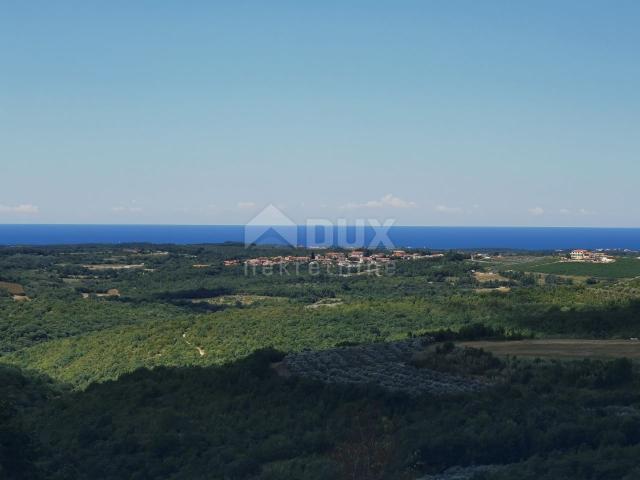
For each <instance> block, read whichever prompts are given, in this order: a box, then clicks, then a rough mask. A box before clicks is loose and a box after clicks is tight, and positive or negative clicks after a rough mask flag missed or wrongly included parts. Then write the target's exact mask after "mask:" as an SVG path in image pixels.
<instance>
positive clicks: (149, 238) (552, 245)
mask: <svg viewBox="0 0 640 480" xmlns="http://www.w3.org/2000/svg"><path fill="white" fill-rule="evenodd" d="M252 228H253V229H254V230H253V231H251V232H249V231H248V230H247V228H245V227H244V226H243V225H59V224H56V225H42V224H39V225H33V224H31V225H24V224H23V225H9V224H2V225H0V245H4V246H9V245H11V246H18V245H22V246H35V245H40V246H42V245H78V244H131V243H153V244H176V245H185V244H222V243H243V244H244V243H245V239H246V238H249V237H250V238H251V242H253V243H256V244H264V245H266V244H275V245H282V244H287V243H289V244H292V245H297V246H307V247H329V246H343V247H361V246H375V245H372V244H371V242H372V240H374V239H375V241H378V240H380V239H384V240H385V241H386V242H387V244H385V245H384V246H386V247H389V248H428V249H434V250H435V249H489V250H490V249H513V250H567V249H573V248H585V249H605V250H606V249H611V250H633V251H637V250H640V228H574V227H423V226H414V227H410V226H392V227H390V228H388V229H386V228H383V229H379V230H378V231H375V230H374V229H373V228H371V227H367V228H365V229H364V231H362V229H360V230H358V229H357V228H356V227H355V226H347V227H332V228H322V227H315V229H314V228H311V229H309V228H308V227H306V226H298V227H296V226H286V227H279V226H273V227H268V226H267V227H255V226H254V227H252ZM256 228H258V229H259V230H258V231H256V230H255V229H256ZM260 233H262V234H260ZM389 242H390V243H389ZM382 245H383V244H378V246H382Z"/></svg>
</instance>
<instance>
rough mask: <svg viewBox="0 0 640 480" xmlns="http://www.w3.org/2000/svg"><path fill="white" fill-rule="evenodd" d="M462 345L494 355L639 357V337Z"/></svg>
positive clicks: (484, 342)
mask: <svg viewBox="0 0 640 480" xmlns="http://www.w3.org/2000/svg"><path fill="white" fill-rule="evenodd" d="M459 345H461V346H466V347H473V348H482V349H484V350H487V351H489V352H491V353H493V354H495V355H503V356H504V355H509V356H513V355H515V356H523V357H541V358H545V357H546V358H587V357H593V358H616V357H627V358H633V359H640V341H638V340H580V339H548V340H518V341H472V342H460V343H459Z"/></svg>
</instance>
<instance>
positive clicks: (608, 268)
mask: <svg viewBox="0 0 640 480" xmlns="http://www.w3.org/2000/svg"><path fill="white" fill-rule="evenodd" d="M512 269H513V270H518V271H521V272H535V273H546V274H552V275H568V276H577V277H597V278H635V277H638V276H640V260H638V259H637V258H618V259H617V260H616V262H615V263H586V262H585V263H583V262H561V261H559V260H557V259H556V260H549V261H546V262H544V261H538V262H532V263H523V264H519V265H514V266H513V267H512Z"/></svg>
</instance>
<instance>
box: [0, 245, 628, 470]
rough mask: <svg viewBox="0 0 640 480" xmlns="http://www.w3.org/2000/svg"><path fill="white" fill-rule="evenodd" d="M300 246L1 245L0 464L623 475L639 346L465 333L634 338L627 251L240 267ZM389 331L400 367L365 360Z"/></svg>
mask: <svg viewBox="0 0 640 480" xmlns="http://www.w3.org/2000/svg"><path fill="white" fill-rule="evenodd" d="M316 253H318V252H317V251H306V250H304V251H303V250H302V249H293V248H280V247H267V246H263V247H258V246H254V247H251V248H245V247H244V246H243V245H235V244H225V245H188V246H175V245H150V244H132V245H118V246H113V245H78V246H64V247H62V246H51V247H2V248H0V388H1V389H2V392H1V395H0V478H7V479H60V480H62V479H96V478H100V479H102V478H104V479H114V480H115V479H122V478H131V479H199V478H202V479H225V480H226V479H229V480H232V479H238V480H243V479H247V480H258V479H265V480H266V479H273V480H275V479H283V480H284V479H290V480H294V479H304V480H306V479H310V480H313V479H329V478H332V479H339V480H343V479H344V480H347V479H353V480H386V479H402V480H404V479H411V480H419V479H424V480H426V479H433V480H436V479H438V480H447V479H451V480H453V479H454V478H456V479H458V478H464V479H467V478H468V479H483V480H485V479H496V480H502V479H532V480H533V479H549V480H551V479H554V480H555V479H561V478H562V479H564V478H566V479H574V478H575V479H581V480H582V479H584V480H590V479H593V480H595V479H611V480H614V479H615V480H618V479H626V480H630V479H636V478H640V467H638V463H637V458H638V455H640V393H639V392H640V389H639V387H640V371H639V370H638V368H637V365H636V363H635V360H632V359H627V358H623V357H621V356H617V355H616V354H615V352H612V354H611V356H608V357H607V358H594V357H589V356H588V355H585V356H584V357H581V358H572V359H566V358H565V359H557V358H553V357H550V356H542V357H541V358H524V357H523V358H520V357H513V356H507V357H505V356H502V357H497V356H494V355H493V354H492V353H491V352H489V351H484V350H480V349H477V348H474V347H473V346H469V345H470V344H471V345H472V344H473V341H477V340H487V339H491V340H495V341H503V340H510V341H514V340H519V339H539V340H544V339H557V338H567V339H585V340H607V339H608V340H612V339H618V340H620V341H626V342H634V341H636V340H631V339H637V338H638V337H640V280H639V279H637V278H636V276H637V265H636V262H637V263H639V264H640V261H638V260H637V259H636V258H635V257H632V256H627V255H625V254H623V253H619V254H618V255H619V257H618V258H617V259H616V262H615V263H612V264H608V265H595V264H592V265H586V264H585V265H575V266H574V265H570V266H571V268H572V270H571V271H565V270H562V271H560V270H559V269H557V268H551V266H552V265H545V262H546V261H547V260H548V258H549V254H548V253H546V254H545V253H538V252H500V254H499V255H496V254H495V253H498V252H491V256H490V259H489V260H486V259H485V260H482V261H478V260H473V259H472V256H471V255H470V253H469V252H443V253H444V255H443V256H442V257H438V258H429V259H419V260H398V261H397V263H396V264H395V265H394V267H395V268H394V269H393V270H390V271H385V272H380V271H376V272H373V273H372V272H368V271H363V272H358V271H353V272H351V271H349V272H347V273H344V272H337V271H333V270H331V269H326V270H321V271H319V272H317V271H313V270H312V269H311V268H310V267H309V266H308V265H300V266H299V268H296V269H293V268H289V269H288V271H287V272H285V273H282V272H279V271H278V269H275V270H274V271H269V272H265V271H257V272H253V271H251V270H247V269H246V268H245V267H244V265H243V264H242V262H243V261H244V260H246V259H250V258H258V257H275V256H286V255H294V256H301V255H303V254H304V255H309V256H313V255H314V254H316ZM424 253H429V252H424ZM226 260H238V261H239V264H237V265H230V266H225V264H224V262H225V261H226ZM613 268H615V270H613V273H612V270H611V269H613ZM462 341H464V342H465V346H461V345H459V342H462ZM407 345H409V346H410V347H409V346H407ZM376 346H380V348H377V347H376ZM386 346H389V348H391V350H389V351H391V352H392V353H393V354H394V355H396V353H397V355H406V358H405V357H402V360H401V363H402V365H397V364H396V363H398V362H400V360H398V361H396V363H394V364H393V365H392V364H391V363H393V362H391V361H390V360H388V358H391V357H385V356H384V355H387V353H384V355H383V354H380V355H381V357H380V359H375V358H372V356H375V355H378V353H372V352H387V351H388V350H384V349H383V347H384V348H386ZM638 348H639V349H640V343H638ZM394 352H395V353H394ZM388 355H391V354H390V353H389V354H388ZM394 358H395V357H394ZM398 358H401V357H398ZM394 361H395V360H394ZM295 362H298V363H295ZM300 362H302V363H300ZM304 362H307V363H304ZM385 362H388V363H385ZM294 366H295V369H294ZM392 367H393V368H392ZM345 372H348V375H347V374H346V373H345ZM381 375H385V377H384V381H382V380H381V381H378V380H377V379H378V378H382V377H381ZM413 379H417V380H413ZM454 380H455V382H454ZM414 381H415V382H418V381H420V382H426V383H424V388H423V389H422V390H419V389H411V388H409V389H407V384H408V385H409V387H411V386H412V385H411V384H412V382H414ZM430 382H431V383H430ZM465 382H466V383H465ZM389 385H391V386H392V387H393V388H389V387H388V386H389ZM454 385H468V386H469V388H458V389H457V390H456V388H457V387H456V388H454ZM394 386H396V387H397V388H396V387H394ZM436 386H439V387H437V388H436ZM421 388H422V387H421ZM418 390H419V391H418ZM416 392H417V393H416ZM456 475H457V476H456Z"/></svg>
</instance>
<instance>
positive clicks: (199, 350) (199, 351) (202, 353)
mask: <svg viewBox="0 0 640 480" xmlns="http://www.w3.org/2000/svg"><path fill="white" fill-rule="evenodd" d="M182 339H183V340H184V342H185V343H186V344H187V345H189V346H190V347H194V348H195V349H196V350H197V351H198V353H199V354H200V356H201V357H204V356H205V355H206V354H207V352H205V351H204V349H203V348H201V347H198V346H195V345H193V344H192V343H191V342H190V341H189V340H187V334H186V332H185V333H183V334H182Z"/></svg>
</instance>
